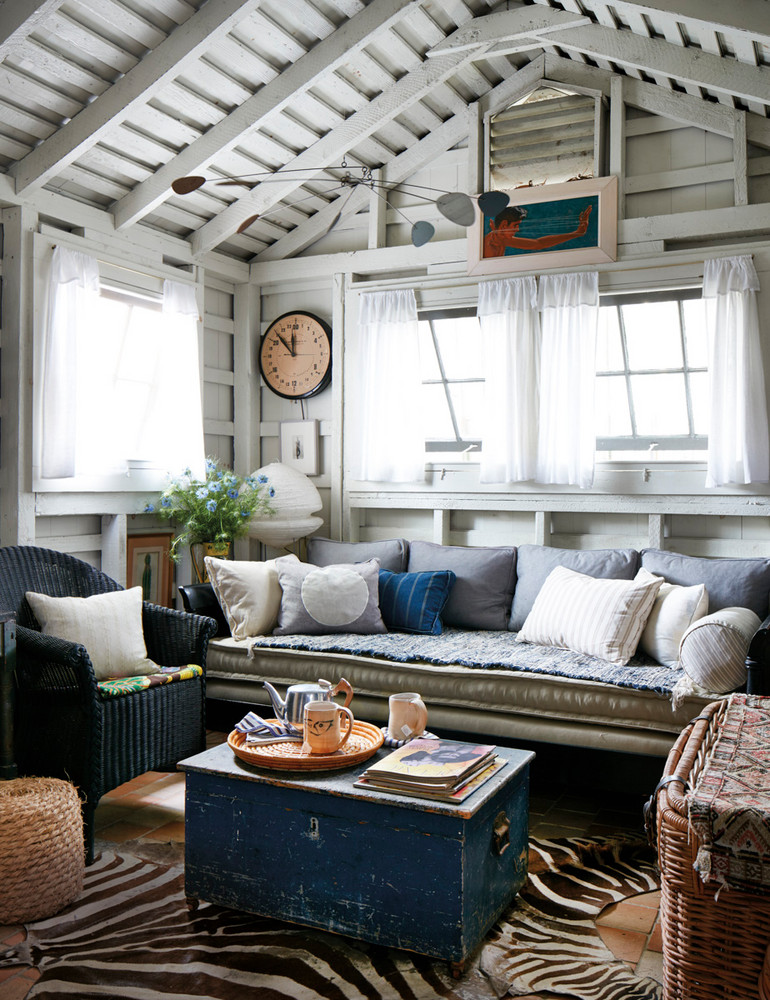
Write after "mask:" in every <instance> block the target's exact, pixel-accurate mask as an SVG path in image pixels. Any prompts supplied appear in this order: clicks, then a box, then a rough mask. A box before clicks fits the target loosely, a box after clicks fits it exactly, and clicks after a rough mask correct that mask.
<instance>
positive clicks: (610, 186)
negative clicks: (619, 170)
mask: <svg viewBox="0 0 770 1000" xmlns="http://www.w3.org/2000/svg"><path fill="white" fill-rule="evenodd" d="M501 193H502V194H505V195H507V196H508V199H509V201H508V204H507V206H505V207H504V208H502V209H500V208H499V206H498V205H495V206H494V207H493V208H492V209H491V210H490V214H486V213H485V212H483V211H479V213H478V214H477V218H476V222H475V223H474V224H473V226H472V227H471V228H470V230H469V232H468V274H499V275H502V274H509V273H510V272H511V271H534V270H538V269H539V268H550V267H558V268H564V267H579V266H580V265H583V264H601V263H603V262H605V261H610V260H615V258H616V257H617V252H618V179H617V177H592V178H589V179H588V180H581V181H567V183H566V184H543V185H541V186H540V187H524V188H515V189H514V190H508V191H505V192H501Z"/></svg>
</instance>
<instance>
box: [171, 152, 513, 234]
mask: <svg viewBox="0 0 770 1000" xmlns="http://www.w3.org/2000/svg"><path fill="white" fill-rule="evenodd" d="M326 169H330V170H344V171H345V173H344V174H343V176H342V177H335V176H332V177H328V176H327V177H325V176H315V177H307V178H306V180H313V181H314V182H316V183H321V182H323V183H331V184H333V185H334V187H333V188H331V189H330V190H329V191H328V192H327V193H328V194H334V193H335V192H336V191H339V192H344V191H347V192H348V195H347V197H346V198H345V199H344V200H342V202H341V204H340V206H339V208H338V210H337V212H336V213H335V215H334V218H333V219H332V221H331V223H330V224H329V228H328V229H327V232H329V231H331V229H333V227H334V226H335V225H336V224H337V222H338V221H339V219H340V216H341V215H342V211H343V209H344V207H345V203H346V202H347V199H348V197H349V196H350V195H351V194H352V193H353V191H354V190H355V189H356V188H358V187H365V188H368V189H369V190H370V191H372V192H373V193H374V194H376V195H377V196H378V197H380V198H382V199H383V200H384V201H385V202H386V204H387V205H388V206H389V207H390V208H392V209H393V210H394V211H395V212H397V213H398V214H399V215H400V216H401V217H402V218H403V219H404V220H405V221H406V222H409V219H407V217H406V216H405V215H404V213H403V212H402V211H401V210H400V209H399V208H398V206H397V205H394V204H393V203H392V202H391V201H389V200H388V195H389V194H390V192H392V191H402V192H404V193H405V194H409V195H412V196H413V197H415V198H418V199H420V200H421V201H422V202H423V203H424V204H434V205H435V206H436V208H437V209H438V211H439V212H440V213H441V215H443V216H444V218H445V219H448V220H449V221H450V222H454V223H455V224H456V225H458V226H463V227H464V228H468V226H472V225H473V223H474V222H475V220H476V208H475V205H474V202H475V204H477V205H478V207H479V210H480V211H481V212H482V214H484V215H487V216H489V215H492V216H494V215H497V213H498V212H502V210H503V209H504V208H506V206H507V205H508V202H509V200H510V199H509V197H508V195H507V194H505V192H503V191H485V192H484V193H483V194H480V195H468V194H463V193H462V192H460V191H441V190H439V189H436V188H431V187H427V186H425V185H422V184H409V183H406V182H405V183H401V184H393V185H388V184H384V183H383V182H382V181H378V180H377V179H376V177H375V176H374V174H373V172H372V170H371V168H370V167H366V166H361V167H357V168H355V169H357V170H360V176H359V175H358V174H355V173H351V171H350V170H349V169H348V164H347V162H346V161H345V160H344V159H343V161H342V163H341V164H339V166H337V167H328V168H326ZM318 173H319V171H318V170H317V169H315V168H308V169H307V170H291V169H289V170H285V171H275V172H272V173H271V172H268V171H265V172H263V173H254V174H241V175H240V176H231V177H225V178H223V179H220V180H209V179H207V178H206V177H202V176H200V175H192V176H190V177H179V178H177V180H175V181H173V183H172V184H171V188H172V190H173V191H174V193H175V194H179V195H185V194H191V193H192V192H193V191H197V190H198V189H199V188H201V187H203V185H204V184H214V185H216V186H217V187H223V186H224V187H243V188H246V190H247V191H253V190H254V188H256V187H258V185H260V184H265V183H269V182H270V181H285V180H292V179H295V180H296V179H297V178H296V176H294V177H292V175H297V174H316V175H317V174H318ZM309 197H311V198H312V197H316V196H315V195H310V196H309ZM295 204H299V202H297V203H295ZM269 214H270V213H269V212H265V213H261V214H260V213H258V214H256V215H250V216H249V217H248V218H247V219H244V220H243V222H242V223H241V224H240V225H239V226H238V229H237V230H236V232H238V233H243V232H245V231H246V230H247V229H248V228H249V226H251V225H253V224H254V223H255V222H256V221H257V219H260V218H266V217H267V216H268V215H269ZM435 232H436V230H435V228H434V227H433V226H432V225H431V223H430V222H426V221H424V220H421V221H418V222H415V223H414V224H412V229H411V236H412V243H413V245H414V246H416V247H421V246H424V245H425V244H426V243H427V242H428V241H429V240H430V239H431V238H432V237H433V236H434V234H435Z"/></svg>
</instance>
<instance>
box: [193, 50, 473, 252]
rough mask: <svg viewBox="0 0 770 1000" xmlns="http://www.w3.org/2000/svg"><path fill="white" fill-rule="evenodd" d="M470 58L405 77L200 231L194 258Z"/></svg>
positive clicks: (447, 58) (428, 64)
mask: <svg viewBox="0 0 770 1000" xmlns="http://www.w3.org/2000/svg"><path fill="white" fill-rule="evenodd" d="M472 58H473V53H472V52H468V51H463V52H458V53H454V52H452V53H449V54H448V55H444V56H438V57H437V58H436V59H427V60H426V61H425V62H424V63H422V64H421V65H420V66H419V67H418V68H417V69H415V70H412V72H411V73H407V74H406V75H405V76H402V77H401V79H400V80H397V81H396V83H394V84H393V86H391V87H389V88H388V89H387V90H385V91H383V93H381V94H379V95H378V96H377V97H375V98H374V99H373V100H372V101H370V102H369V104H368V105H366V107H364V108H361V109H360V110H359V111H356V112H355V114H352V115H351V116H350V117H349V118H348V119H346V120H345V121H344V122H341V123H340V124H339V125H337V126H335V127H334V128H333V129H331V130H330V131H329V132H327V134H326V135H325V136H323V137H322V138H321V139H319V140H318V141H317V142H314V143H313V145H312V146H309V147H308V148H307V149H306V150H304V151H303V152H302V153H300V154H299V156H296V157H295V158H294V159H293V160H290V161H289V162H288V163H287V164H286V165H285V166H284V167H282V168H281V169H280V170H278V171H276V172H275V174H274V175H273V179H272V180H271V181H270V183H268V184H259V185H258V186H257V187H256V188H255V189H254V190H253V191H251V192H249V193H248V194H246V195H244V196H243V197H242V198H239V199H238V200H237V201H234V202H232V203H231V204H230V205H228V207H227V208H225V209H224V210H223V211H222V212H220V213H219V215H217V216H215V218H213V219H212V220H211V221H210V222H207V223H206V224H205V225H204V226H202V227H201V228H200V229H199V230H197V232H195V233H194V234H193V237H192V240H191V243H192V247H193V254H194V255H195V256H197V255H198V254H199V253H203V252H205V251H207V250H212V249H213V248H214V247H216V246H218V245H219V244H220V243H222V242H223V241H224V240H226V239H227V238H228V237H229V236H231V235H232V234H233V233H234V232H235V231H236V230H237V228H238V226H239V225H241V223H242V222H243V221H244V220H245V219H246V218H247V217H249V216H251V215H261V214H263V213H264V212H266V211H267V210H268V209H269V208H272V206H273V205H276V204H277V203H278V202H279V201H281V200H282V199H283V198H286V197H288V196H289V195H291V194H292V192H294V191H296V190H297V188H298V187H301V185H302V184H303V183H304V179H303V177H302V176H300V177H296V176H286V175H291V173H292V171H298V170H303V171H306V170H310V171H313V170H318V171H319V172H320V171H322V170H323V169H324V167H328V166H332V165H334V164H336V163H338V162H339V160H340V159H341V157H343V156H344V155H345V154H346V153H348V152H350V151H351V150H352V149H353V148H354V147H355V146H356V145H357V144H358V143H359V142H361V141H362V140H364V139H367V138H368V137H369V136H370V135H372V134H373V133H374V132H376V131H377V129H379V128H382V126H383V125H385V124H387V122H389V121H392V120H393V119H394V118H395V117H396V116H397V115H399V114H401V113H402V112H403V111H404V110H405V109H406V108H408V107H410V106H411V105H412V104H414V103H416V102H417V101H419V100H420V99H421V98H422V97H424V96H425V95H426V94H429V93H430V92H431V91H432V90H434V89H435V88H436V87H437V86H438V85H439V84H441V83H444V81H445V80H447V79H449V77H450V76H452V75H453V74H454V73H455V72H456V71H457V69H458V68H459V67H460V66H462V65H463V63H466V62H469V61H470V59H472Z"/></svg>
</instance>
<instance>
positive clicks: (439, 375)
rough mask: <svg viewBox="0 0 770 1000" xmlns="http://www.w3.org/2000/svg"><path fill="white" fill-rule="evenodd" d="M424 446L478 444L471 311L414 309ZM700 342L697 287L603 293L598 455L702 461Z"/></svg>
mask: <svg viewBox="0 0 770 1000" xmlns="http://www.w3.org/2000/svg"><path fill="white" fill-rule="evenodd" d="M419 318H420V323H419V331H420V334H419V335H420V363H421V367H422V384H423V404H424V408H425V414H426V443H425V449H426V451H427V452H428V453H429V454H430V455H432V456H433V457H434V458H435V453H437V452H454V453H458V452H474V451H477V450H478V449H479V448H480V447H481V422H480V417H481V413H482V409H483V406H484V373H483V358H482V353H481V338H480V331H479V323H478V320H477V318H476V310H475V308H466V309H449V310H443V311H430V312H427V311H426V312H421V313H420V317H419ZM707 364H708V348H707V336H706V324H705V314H704V306H703V301H702V298H701V290H700V288H692V289H679V290H675V291H665V292H643V293H635V294H627V295H613V296H604V295H603V296H602V298H601V307H600V310H599V335H598V339H597V351H596V372H597V374H596V422H597V439H596V450H597V459H599V460H603V461H623V460H638V459H639V458H640V457H641V454H642V453H647V454H648V455H649V454H650V453H652V454H654V455H656V456H657V457H659V458H660V459H669V460H673V461H699V460H703V459H704V457H705V456H704V451H705V449H706V447H707V444H708V439H707V425H708V367H707Z"/></svg>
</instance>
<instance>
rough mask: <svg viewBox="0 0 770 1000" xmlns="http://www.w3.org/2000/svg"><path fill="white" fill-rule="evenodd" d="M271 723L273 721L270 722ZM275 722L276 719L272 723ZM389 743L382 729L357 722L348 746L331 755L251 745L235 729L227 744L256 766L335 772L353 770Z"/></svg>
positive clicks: (299, 748)
mask: <svg viewBox="0 0 770 1000" xmlns="http://www.w3.org/2000/svg"><path fill="white" fill-rule="evenodd" d="M268 721H271V720H268ZM272 721H275V720H272ZM384 741H385V737H384V736H383V734H382V730H381V729H380V728H379V727H378V726H373V725H372V724H371V723H370V722H359V721H358V719H356V721H355V722H354V723H353V732H352V734H351V736H350V739H349V740H348V741H347V743H346V744H345V745H344V746H343V747H340V749H339V750H335V752H334V753H330V754H320V753H318V754H316V753H313V754H311V753H305V752H303V750H302V744H301V743H292V742H287V743H268V744H267V746H263V747H260V746H247V745H246V737H245V735H244V734H243V733H239V732H238V731H237V730H236V729H234V730H233V731H232V732H231V733H230V735H229V736H228V737H227V743H228V745H229V747H230V749H231V750H232V751H233V753H234V754H235V756H236V757H237V758H238V759H239V760H242V761H244V763H246V764H251V765H252V766H254V767H270V768H281V769H282V770H284V771H333V770H335V769H337V768H342V767H352V765H353V764H360V763H361V762H362V761H364V760H368V759H369V758H370V757H371V756H372V755H373V754H375V753H376V752H377V751H378V750H379V749H380V747H381V746H382V744H383V743H384Z"/></svg>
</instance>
